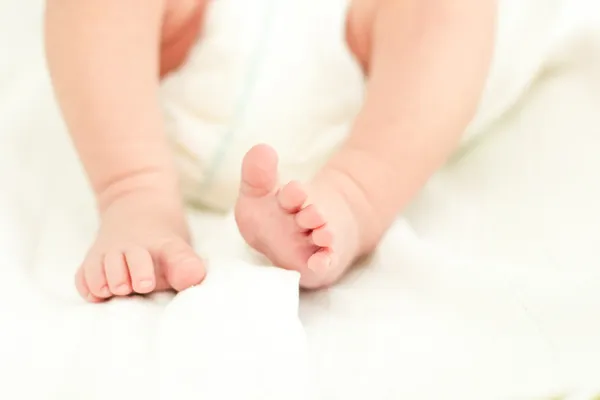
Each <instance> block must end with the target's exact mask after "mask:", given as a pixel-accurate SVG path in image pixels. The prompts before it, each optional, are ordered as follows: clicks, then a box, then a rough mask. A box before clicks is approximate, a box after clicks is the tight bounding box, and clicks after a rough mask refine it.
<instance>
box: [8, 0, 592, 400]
mask: <svg viewBox="0 0 600 400" xmlns="http://www.w3.org/2000/svg"><path fill="white" fill-rule="evenodd" d="M257 1H258V0H257ZM567 3H568V4H569V5H565V4H567ZM522 4H525V2H523V3H522ZM527 4H529V5H530V6H531V7H532V9H534V7H533V6H534V5H535V6H536V7H537V8H535V10H537V11H536V12H531V13H529V14H527V13H524V14H526V15H528V16H529V17H530V18H531V19H530V20H528V21H527V22H528V23H527V24H525V26H527V27H529V28H531V32H530V33H532V36H531V35H530V36H523V37H522V40H521V41H513V42H510V41H508V39H507V41H505V42H504V45H503V46H504V47H503V50H502V51H503V52H505V53H504V54H509V55H510V54H512V52H511V50H514V54H515V59H514V60H511V59H510V58H508V60H507V59H505V58H502V60H500V61H498V63H497V64H496V78H494V79H493V80H492V83H491V84H490V89H489V91H488V93H487V100H486V103H485V104H486V107H485V109H483V110H482V112H481V114H480V115H486V114H487V115H488V116H487V117H485V118H484V117H481V122H479V121H476V123H475V124H474V126H476V127H477V129H475V128H474V130H476V131H479V130H481V129H483V127H485V126H486V124H488V123H491V126H490V127H489V129H486V134H485V135H483V136H479V137H478V140H476V141H473V142H470V143H469V145H468V146H467V147H465V149H464V151H463V152H461V153H460V154H459V155H457V157H456V158H455V159H454V160H452V162H451V163H450V164H449V165H448V166H447V168H445V169H444V170H443V171H441V172H440V173H439V174H438V175H437V176H436V177H435V178H434V179H432V181H431V182H430V184H429V185H428V187H427V188H426V189H425V190H424V191H423V193H422V195H421V196H420V197H419V199H417V200H416V201H415V203H414V204H413V206H412V208H411V209H410V210H409V211H408V212H407V213H406V215H405V216H404V217H405V218H404V219H403V220H401V221H399V222H398V224H396V225H395V226H394V228H393V229H392V230H391V231H390V232H389V234H388V235H387V237H386V239H385V241H384V242H383V243H382V245H381V247H380V249H379V251H378V252H377V253H376V254H375V255H374V257H373V258H372V259H371V260H370V261H369V263H368V265H367V266H365V267H362V268H359V269H357V270H356V271H354V272H353V273H352V274H350V276H348V278H347V279H345V280H344V281H343V282H342V283H341V284H340V285H339V286H337V287H336V288H334V289H331V290H328V291H325V292H320V293H314V294H310V295H305V296H303V297H302V299H301V302H300V313H299V315H300V319H301V321H302V323H303V326H304V330H305V332H306V335H307V338H308V343H309V349H310V350H309V352H310V360H311V363H312V364H311V365H312V367H311V368H312V371H311V372H313V373H314V375H315V376H316V378H317V381H316V388H317V390H318V393H319V396H318V398H321V399H325V400H332V399H365V398H372V399H398V398H410V399H436V398H461V399H506V398H519V399H521V398H532V399H533V398H540V397H543V396H560V395H572V396H581V397H573V398H591V396H592V393H594V390H598V389H599V388H598V383H599V382H600V379H599V376H598V375H599V373H598V371H600V365H599V364H600V341H599V340H598V338H599V337H600V323H599V322H598V321H599V320H598V312H599V311H600V290H599V289H600V269H599V268H600V265H599V264H600V262H599V261H598V257H597V248H598V245H599V244H600V243H599V239H598V234H597V232H596V227H597V226H600V212H599V211H598V210H597V204H599V200H600V190H598V189H599V187H598V177H597V175H598V173H599V172H600V158H599V157H598V155H597V149H598V148H599V146H600V135H599V134H600V117H599V116H598V112H597V109H598V105H599V104H600V72H599V71H600V68H599V66H600V63H597V60H596V59H595V58H596V57H595V55H597V54H599V51H600V33H599V32H598V31H597V30H594V29H593V27H594V26H600V25H598V24H597V23H596V24H595V25H594V24H593V23H592V22H595V21H592V20H591V19H588V17H591V16H594V15H600V13H597V12H595V11H597V10H590V9H586V8H584V6H585V5H586V4H588V5H589V4H591V3H586V2H585V1H580V2H560V1H539V2H535V1H531V2H527ZM40 6H41V5H40V4H39V2H38V1H22V2H10V1H2V2H0V26H1V27H2V30H3V32H2V35H0V49H2V51H3V54H2V58H0V178H2V182H3V189H2V193H1V196H0V203H1V204H0V205H1V206H2V207H1V214H0V216H1V219H0V226H1V227H2V230H1V232H0V234H1V235H2V236H1V237H0V239H1V240H0V260H1V262H2V263H1V268H2V269H1V270H2V273H3V276H2V277H3V280H4V284H3V288H2V291H1V292H0V321H1V322H2V323H1V325H0V326H1V327H2V331H1V332H2V334H1V340H0V376H1V377H2V379H1V382H2V384H1V385H0V397H1V398H17V399H20V398H26V397H30V398H35V399H61V400H63V399H71V398H72V399H81V398H85V399H96V398H98V399H100V398H103V399H104V398H111V399H127V398H144V397H146V398H149V399H155V398H160V397H161V393H160V390H159V389H160V388H159V385H158V382H160V374H159V372H160V371H165V368H170V372H169V373H173V371H175V372H179V373H182V374H186V376H187V377H188V378H189V377H194V376H195V374H198V381H199V382H201V381H202V376H201V374H200V372H199V371H200V370H201V369H200V368H199V367H198V369H194V368H195V365H197V366H200V365H201V364H202V363H201V362H199V363H195V362H194V359H193V358H192V359H190V355H193V354H199V353H198V352H197V351H194V350H193V349H194V348H195V347H200V348H201V347H202V346H208V345H212V344H210V343H208V344H207V343H203V342H194V340H193V339H194V338H193V337H190V336H189V335H185V334H184V333H181V336H180V338H181V339H180V340H182V341H186V343H187V344H189V345H190V347H189V348H191V350H190V353H189V354H182V352H183V351H184V350H182V349H184V348H185V347H184V346H183V345H182V344H181V343H172V346H170V343H169V341H168V340H165V336H164V335H162V334H159V333H161V332H164V331H165V330H168V329H172V330H173V328H172V327H173V324H177V323H180V324H181V325H179V326H182V327H185V326H186V325H185V324H184V323H183V321H181V320H180V319H176V318H175V317H174V316H173V315H174V313H173V312H170V311H169V310H170V309H169V308H165V307H166V306H167V305H168V304H169V302H170V300H171V298H172V296H171V295H168V294H159V295H156V296H153V297H151V298H148V299H141V298H131V299H125V300H120V301H114V302H109V303H107V304H103V305H88V304H85V303H84V302H82V301H81V300H80V299H78V297H77V295H76V292H75V290H74V287H73V278H72V276H73V273H74V271H75V268H76V267H77V265H78V263H79V262H80V260H81V258H82V255H83V253H84V252H85V251H86V246H87V244H88V243H89V241H90V240H92V238H93V233H94V229H95V224H96V221H95V218H94V213H93V202H92V198H91V195H90V193H89V192H88V190H87V187H86V185H85V179H84V177H83V174H82V171H81V167H80V166H79V164H78V162H77V158H76V156H75V154H74V152H73V150H72V148H71V146H70V143H69V141H68V137H67V135H66V133H65V129H64V126H63V124H62V122H61V120H60V118H59V116H58V112H57V109H56V105H55V103H54V101H53V99H52V94H51V90H50V87H49V84H48V77H47V75H46V72H45V69H44V63H43V57H42V52H41V42H40V40H39V35H40V23H39V22H40V21H39V16H40V10H41V8H40ZM551 6H552V7H551ZM529 11H531V10H529ZM550 12H554V13H555V14H554V17H553V18H551V16H550V14H549V13H550ZM548 21H552V22H553V23H555V24H556V25H553V27H554V28H553V29H550V30H544V29H542V28H540V26H543V25H544V24H547V23H548ZM513 22H514V20H513ZM538 28H539V29H538ZM540 29H541V30H540ZM540 31H543V32H545V34H544V35H542V36H543V37H542V36H540V37H538V38H535V33H536V32H540ZM517 32H518V31H517ZM523 32H524V31H521V33H520V34H523ZM548 34H549V35H548ZM507 35H508V34H507ZM515 35H517V34H515ZM509 36H510V35H509ZM517 36H518V35H517ZM503 37H507V36H503ZM534 39H535V40H534ZM511 43H512V44H511ZM540 48H542V49H544V50H543V51H541V52H539V53H535V52H533V50H532V49H540ZM524 59H530V61H531V62H524V63H520V62H521V61H523V60H524ZM529 69H530V70H529ZM503 77H508V78H511V77H512V78H514V79H517V78H518V79H517V81H518V80H519V79H520V80H521V81H522V82H521V84H517V85H509V84H508V83H507V82H508V81H504V80H503V79H502V78H503ZM508 78H507V79H508ZM509 81H510V79H509ZM494 87H495V88H496V89H494ZM523 88H527V89H528V90H527V93H526V94H524V95H523V96H521V95H520V93H524V91H523V90H521V89H523ZM500 89H503V90H504V91H507V92H511V94H510V95H506V93H504V94H503V91H502V90H500ZM513 89H514V93H512V90H513ZM272 101H274V102H277V99H273V100H272ZM304 101H306V102H310V101H311V99H310V98H307V99H304ZM494 104H496V105H498V104H503V105H502V106H500V105H498V106H497V107H494ZM508 105H512V106H511V107H508ZM263 106H264V107H265V109H264V110H263V112H269V104H268V102H266V101H265V102H264V103H263ZM273 107H276V105H275V104H273ZM505 111H506V112H505ZM497 117H502V118H500V119H498V118H497ZM265 129H269V126H265ZM479 139H480V140H479ZM190 220H191V223H192V227H193V229H194V230H195V232H196V237H197V241H198V246H199V248H200V249H201V250H203V251H206V249H205V248H202V246H206V243H209V242H208V239H209V238H211V237H212V236H214V229H221V228H223V221H222V219H221V218H220V217H218V216H212V215H208V214H206V215H205V214H191V215H190ZM254 289H255V290H256V291H257V292H258V291H260V290H261V289H262V288H261V287H256V288H254ZM248 293H250V291H248ZM198 307H199V309H200V307H202V305H201V304H198ZM181 315H182V314H181V313H180V314H177V316H181ZM191 317H193V315H192V316H191ZM180 318H181V317H180ZM165 325H166V326H165ZM169 335H170V336H169ZM169 335H167V336H166V337H168V338H169V339H170V340H177V332H175V333H173V332H172V331H171V333H169ZM294 343H298V342H294ZM221 345H223V344H222V343H221ZM217 347H218V346H217ZM170 348H172V349H173V351H172V352H169V349H170ZM163 378H164V377H163ZM232 379H233V378H232ZM231 385H236V381H233V382H231ZM596 393H597V392H596ZM191 395H193V393H191ZM162 398H169V397H168V396H163V397H162Z"/></svg>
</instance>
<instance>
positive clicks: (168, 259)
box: [159, 240, 206, 292]
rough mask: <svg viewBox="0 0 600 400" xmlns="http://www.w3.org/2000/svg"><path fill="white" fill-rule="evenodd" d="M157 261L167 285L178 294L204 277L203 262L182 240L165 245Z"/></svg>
mask: <svg viewBox="0 0 600 400" xmlns="http://www.w3.org/2000/svg"><path fill="white" fill-rule="evenodd" d="M159 260H160V265H161V267H162V268H163V271H164V274H165V276H166V278H167V281H168V283H169V284H170V286H171V287H172V288H173V289H175V290H176V291H178V292H180V291H182V290H185V289H188V288H190V287H192V286H194V285H198V284H199V283H201V282H202V281H203V280H204V276H205V275H206V271H205V269H204V262H203V261H202V259H201V258H200V257H198V255H197V254H196V253H195V252H194V250H193V249H192V247H191V246H190V245H189V244H187V243H186V242H184V241H183V240H181V241H179V240H178V241H172V242H169V243H167V244H165V245H164V246H163V247H162V249H161V251H160V255H159Z"/></svg>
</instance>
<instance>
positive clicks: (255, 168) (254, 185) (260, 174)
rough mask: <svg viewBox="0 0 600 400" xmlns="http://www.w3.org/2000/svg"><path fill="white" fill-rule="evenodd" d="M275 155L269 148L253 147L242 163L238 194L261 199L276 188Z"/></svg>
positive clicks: (262, 146)
mask: <svg viewBox="0 0 600 400" xmlns="http://www.w3.org/2000/svg"><path fill="white" fill-rule="evenodd" d="M277 162H278V160H277V153H275V150H273V148H271V147H270V146H267V145H264V144H261V145H257V146H254V147H253V148H252V149H250V151H248V153H246V155H245V156H244V160H243V162H242V182H241V185H240V193H241V194H242V195H245V196H250V197H263V196H266V195H268V194H271V193H272V192H273V191H274V190H275V188H276V187H277Z"/></svg>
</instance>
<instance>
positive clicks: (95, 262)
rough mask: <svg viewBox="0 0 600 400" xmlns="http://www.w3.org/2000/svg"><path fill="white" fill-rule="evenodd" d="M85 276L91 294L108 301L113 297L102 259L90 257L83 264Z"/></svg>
mask: <svg viewBox="0 0 600 400" xmlns="http://www.w3.org/2000/svg"><path fill="white" fill-rule="evenodd" d="M82 268H83V275H84V278H85V283H86V284H87V288H88V289H89V291H90V293H91V294H92V295H93V296H95V297H98V298H101V299H106V298H109V297H111V296H112V293H111V292H110V289H109V288H108V282H107V281H106V275H105V272H104V263H103V262H102V258H99V257H98V258H96V257H90V258H88V259H87V260H86V261H85V262H84V264H83V267H82Z"/></svg>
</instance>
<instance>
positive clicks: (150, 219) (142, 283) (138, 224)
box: [76, 197, 205, 302]
mask: <svg viewBox="0 0 600 400" xmlns="http://www.w3.org/2000/svg"><path fill="white" fill-rule="evenodd" d="M204 275H205V270H204V263H203V262H202V260H201V259H200V257H198V256H197V255H196V253H195V252H194V250H193V249H192V247H191V246H190V243H189V238H188V233H187V227H186V225H185V222H184V219H183V216H182V213H181V211H180V210H177V211H170V210H165V208H164V207H161V206H160V205H157V204H156V202H153V201H151V200H147V198H146V197H144V198H141V197H136V198H129V199H124V200H118V201H117V202H115V203H113V205H111V206H110V208H109V209H108V210H107V211H106V212H104V213H103V217H102V224H101V227H100V231H99V233H98V236H97V238H96V242H95V243H94V245H93V246H92V248H91V249H90V251H89V253H88V255H87V256H86V258H85V260H84V262H83V264H82V265H81V267H80V268H79V270H78V271H77V274H76V286H77V290H78V291H79V293H80V294H81V296H82V297H83V298H85V299H86V300H88V301H91V302H101V301H104V300H107V299H109V298H111V297H113V296H128V295H130V294H133V293H138V294H148V293H151V292H155V291H164V290H171V289H173V290H175V291H181V290H184V289H187V288H189V287H191V286H193V285H196V284H199V283H200V282H201V281H202V280H203V279H204Z"/></svg>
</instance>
